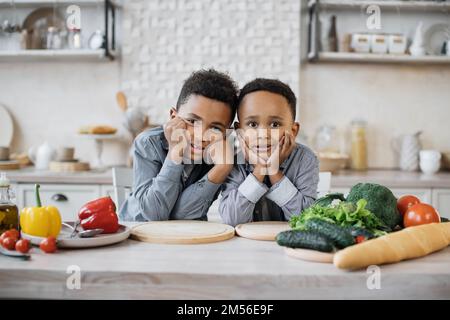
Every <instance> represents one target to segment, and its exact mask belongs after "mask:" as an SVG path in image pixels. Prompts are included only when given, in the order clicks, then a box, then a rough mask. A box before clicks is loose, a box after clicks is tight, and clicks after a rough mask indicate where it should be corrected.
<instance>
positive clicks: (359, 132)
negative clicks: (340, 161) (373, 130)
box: [351, 119, 367, 170]
mask: <svg viewBox="0 0 450 320" xmlns="http://www.w3.org/2000/svg"><path fill="white" fill-rule="evenodd" d="M366 129H367V122H366V121H365V120H361V119H355V120H353V121H352V123H351V140H352V149H351V168H352V169H354V170H366V169H367V137H366Z"/></svg>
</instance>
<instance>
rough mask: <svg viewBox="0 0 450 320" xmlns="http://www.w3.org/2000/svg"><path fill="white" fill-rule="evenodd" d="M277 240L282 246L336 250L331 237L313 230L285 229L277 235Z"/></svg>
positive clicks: (327, 250)
mask: <svg viewBox="0 0 450 320" xmlns="http://www.w3.org/2000/svg"><path fill="white" fill-rule="evenodd" d="M276 241H277V243H278V244H279V245H280V246H284V247H289V248H304V249H312V250H318V251H322V252H331V251H333V250H334V247H333V242H332V241H331V240H330V239H328V238H327V237H325V236H323V235H321V234H319V233H317V232H311V231H301V230H288V231H283V232H280V233H279V234H278V235H277V237H276Z"/></svg>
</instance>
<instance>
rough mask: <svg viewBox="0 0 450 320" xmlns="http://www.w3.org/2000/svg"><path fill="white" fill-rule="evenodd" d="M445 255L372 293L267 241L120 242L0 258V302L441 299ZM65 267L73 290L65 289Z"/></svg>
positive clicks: (448, 288) (385, 270) (350, 276)
mask: <svg viewBox="0 0 450 320" xmlns="http://www.w3.org/2000/svg"><path fill="white" fill-rule="evenodd" d="M449 265H450V247H449V248H446V249H444V250H442V251H440V252H437V253H434V254H431V255H429V256H427V257H424V258H421V259H416V260H409V261H404V262H401V263H397V264H392V265H386V266H381V274H380V277H381V278H380V279H381V280H380V281H381V282H380V285H381V288H380V289H372V290H369V289H368V288H367V285H366V283H367V281H368V277H369V276H371V274H369V273H367V272H366V270H361V271H354V272H349V271H343V270H339V269H337V268H335V267H334V266H333V265H332V264H323V263H313V262H306V261H302V260H296V259H293V258H290V257H288V256H286V255H285V253H284V250H283V248H282V247H280V246H278V245H277V244H276V243H274V242H270V241H255V240H248V239H244V238H240V237H235V238H233V239H230V240H228V241H224V242H218V243H212V244H197V245H162V244H150V243H144V242H138V241H134V240H126V241H124V242H122V243H119V244H116V245H113V246H109V247H103V248H93V249H87V250H60V251H59V252H57V253H55V254H44V253H41V252H40V251H39V250H38V249H34V252H33V253H32V258H31V260H29V261H22V260H17V259H15V258H9V257H5V256H0V298H57V299H61V298H63V299H77V298H80V299H94V298H112V299H351V298H354V299H449V298H450V269H449V268H448V266H449ZM69 266H78V267H79V268H80V271H81V289H80V290H76V289H72V290H71V289H68V288H67V286H66V281H67V279H68V277H69V276H70V274H69V273H68V272H67V270H68V267H69Z"/></svg>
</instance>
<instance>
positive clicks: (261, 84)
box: [238, 78, 297, 120]
mask: <svg viewBox="0 0 450 320" xmlns="http://www.w3.org/2000/svg"><path fill="white" fill-rule="evenodd" d="M255 91H269V92H272V93H276V94H279V95H282V96H283V97H285V98H286V100H287V102H288V104H289V107H290V109H291V112H292V117H293V119H294V120H295V116H296V103H297V98H296V97H295V94H294V92H293V91H292V89H291V88H290V87H289V86H288V85H287V84H285V83H284V82H281V81H280V80H277V79H265V78H256V79H255V80H252V81H250V82H249V83H247V84H246V85H245V86H244V87H243V88H242V89H241V91H240V93H239V97H238V108H239V105H240V104H241V102H242V100H243V99H244V97H245V96H246V95H247V94H249V93H252V92H255Z"/></svg>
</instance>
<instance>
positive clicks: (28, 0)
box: [0, 0, 117, 7]
mask: <svg viewBox="0 0 450 320" xmlns="http://www.w3.org/2000/svg"><path fill="white" fill-rule="evenodd" d="M104 2H105V1H104V0H14V1H11V0H0V7H12V6H13V5H14V6H16V7H24V6H29V7H33V6H43V5H48V6H53V5H71V4H76V5H91V6H92V5H103V4H104ZM112 2H113V3H114V4H115V5H116V2H117V1H112Z"/></svg>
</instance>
